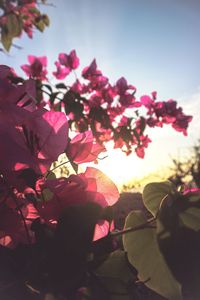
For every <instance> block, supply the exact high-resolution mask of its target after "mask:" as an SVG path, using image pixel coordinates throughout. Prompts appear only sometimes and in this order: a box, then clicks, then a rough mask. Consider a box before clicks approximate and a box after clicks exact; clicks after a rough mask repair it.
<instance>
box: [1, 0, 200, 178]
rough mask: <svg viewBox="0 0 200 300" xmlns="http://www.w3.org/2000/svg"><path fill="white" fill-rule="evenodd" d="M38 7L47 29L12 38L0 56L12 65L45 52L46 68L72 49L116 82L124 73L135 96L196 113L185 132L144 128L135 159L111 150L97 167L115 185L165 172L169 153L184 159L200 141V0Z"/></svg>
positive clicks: (59, 1)
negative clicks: (141, 152)
mask: <svg viewBox="0 0 200 300" xmlns="http://www.w3.org/2000/svg"><path fill="white" fill-rule="evenodd" d="M48 2H49V3H52V4H53V5H54V6H53V7H52V6H43V5H41V10H43V11H44V12H45V13H47V14H48V15H49V17H50V20H51V26H50V27H49V28H48V29H46V31H45V32H44V33H39V32H35V34H34V38H33V40H30V39H28V38H27V37H26V36H24V37H22V39H20V40H16V41H15V44H17V45H19V46H21V47H22V50H18V49H16V48H12V50H11V51H10V53H9V54H7V55H5V54H2V53H1V54H0V55H1V57H0V58H1V63H2V64H7V65H10V66H12V67H14V68H15V69H16V70H17V71H18V72H20V73H21V74H22V72H21V71H20V68H19V66H20V65H22V64H24V63H25V62H26V58H27V55H28V54H33V55H36V56H44V55H46V56H47V57H48V60H49V70H53V69H55V68H54V65H53V62H54V61H55V60H56V59H57V56H58V53H60V52H65V53H68V52H69V51H71V50H72V49H76V51H77V54H78V56H79V57H80V60H81V67H82V68H83V67H85V66H87V65H89V64H90V62H91V61H92V59H93V58H96V60H97V64H98V67H99V69H100V70H102V71H103V73H104V74H105V75H106V76H108V77H109V79H110V82H111V83H114V82H115V81H116V80H117V79H118V78H120V77H121V76H124V77H125V78H126V79H127V80H128V82H129V83H130V84H133V85H134V86H136V87H137V91H138V92H137V94H136V96H137V95H138V96H141V95H144V94H150V93H151V92H152V91H155V90H156V91H157V93H158V99H159V100H168V99H170V98H172V99H175V100H177V101H178V103H179V105H181V106H182V107H183V108H184V112H185V113H186V114H192V115H193V116H194V119H193V122H192V124H191V126H190V128H189V130H188V137H184V136H183V135H182V134H180V133H178V132H175V131H174V130H172V129H171V128H168V127H165V128H164V129H154V130H152V131H150V132H149V135H150V138H151V139H152V143H151V144H150V145H149V148H148V149H147V151H146V157H145V159H143V160H141V159H139V158H137V157H136V156H135V155H134V154H133V155H131V156H129V157H128V158H127V157H126V156H125V155H124V154H122V153H121V152H120V151H115V152H113V151H111V150H110V151H109V157H108V158H106V159H104V160H103V161H101V162H100V164H99V168H100V169H102V170H103V171H104V172H106V173H107V174H109V175H110V176H111V178H112V179H113V180H114V181H115V182H116V183H118V184H120V183H122V182H126V181H127V180H130V179H131V178H132V177H136V176H139V177H143V176H147V175H148V173H149V172H153V173H157V172H159V171H160V172H161V173H162V172H164V171H162V168H163V167H164V166H166V165H168V163H169V162H170V160H171V159H170V156H184V155H185V153H186V152H187V149H188V147H190V146H192V144H194V142H195V141H196V140H197V139H198V138H200V134H199V133H200V130H199V128H200V1H199V0H168V1H164V0H101V1H97V0H67V1H66V0H49V1H48Z"/></svg>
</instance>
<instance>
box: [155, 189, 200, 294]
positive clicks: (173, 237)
mask: <svg viewBox="0 0 200 300" xmlns="http://www.w3.org/2000/svg"><path fill="white" fill-rule="evenodd" d="M168 200H169V201H168ZM199 202H200V196H198V197H196V196H193V195H181V194H179V195H178V194H177V197H175V198H174V199H173V201H172V202H171V201H170V198H169V199H167V201H165V202H164V203H163V205H162V207H161V209H160V211H159V213H158V218H157V241H158V244H159V248H160V251H161V252H162V254H163V256H164V258H165V261H166V262H167V265H168V267H169V268H170V270H171V271H172V273H173V275H174V276H175V278H176V279H177V280H178V281H179V282H180V283H181V285H182V287H183V290H186V291H187V293H189V295H190V298H191V299H194V300H199V299H200V280H199V278H200V208H199Z"/></svg>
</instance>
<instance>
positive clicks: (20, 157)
mask: <svg viewBox="0 0 200 300" xmlns="http://www.w3.org/2000/svg"><path fill="white" fill-rule="evenodd" d="M1 122H2V126H0V141H1V144H2V147H1V148H0V156H1V157H2V159H1V161H0V171H1V173H2V174H3V176H4V177H5V178H6V180H7V181H8V182H10V184H11V185H13V186H15V187H18V188H20V189H22V188H23V180H22V179H20V171H21V170H24V169H27V168H31V169H33V170H34V171H35V172H36V174H41V173H45V172H46V171H47V169H48V168H49V167H50V165H51V163H52V162H53V161H55V160H56V159H57V157H58V156H59V155H60V154H61V153H63V152H64V150H65V148H66V146H67V140H68V122H67V118H66V115H65V114H64V113H62V112H53V111H47V110H45V109H42V110H36V111H34V112H32V113H30V114H28V115H27V119H25V118H24V119H23V123H21V124H20V125H17V126H16V127H14V126H11V125H10V124H5V122H4V121H3V120H2V121H1ZM7 157H9V159H7Z"/></svg>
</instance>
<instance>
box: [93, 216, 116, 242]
mask: <svg viewBox="0 0 200 300" xmlns="http://www.w3.org/2000/svg"><path fill="white" fill-rule="evenodd" d="M113 229H114V223H113V222H112V223H111V225H110V224H109V222H108V221H106V220H100V221H99V222H98V223H97V224H96V226H95V229H94V236H93V241H96V240H99V239H101V238H103V237H104V236H106V235H107V234H108V233H109V231H111V230H113Z"/></svg>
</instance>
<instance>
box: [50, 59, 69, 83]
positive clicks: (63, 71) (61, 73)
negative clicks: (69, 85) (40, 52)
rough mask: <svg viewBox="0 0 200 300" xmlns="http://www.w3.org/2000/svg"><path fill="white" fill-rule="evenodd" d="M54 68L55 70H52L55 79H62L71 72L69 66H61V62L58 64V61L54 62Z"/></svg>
mask: <svg viewBox="0 0 200 300" xmlns="http://www.w3.org/2000/svg"><path fill="white" fill-rule="evenodd" d="M55 65H56V68H57V70H56V71H54V72H53V75H54V76H55V77H56V78H57V79H64V78H66V77H67V75H69V73H70V72H71V70H70V69H69V68H66V67H63V66H61V64H59V62H57V61H56V62H55Z"/></svg>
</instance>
